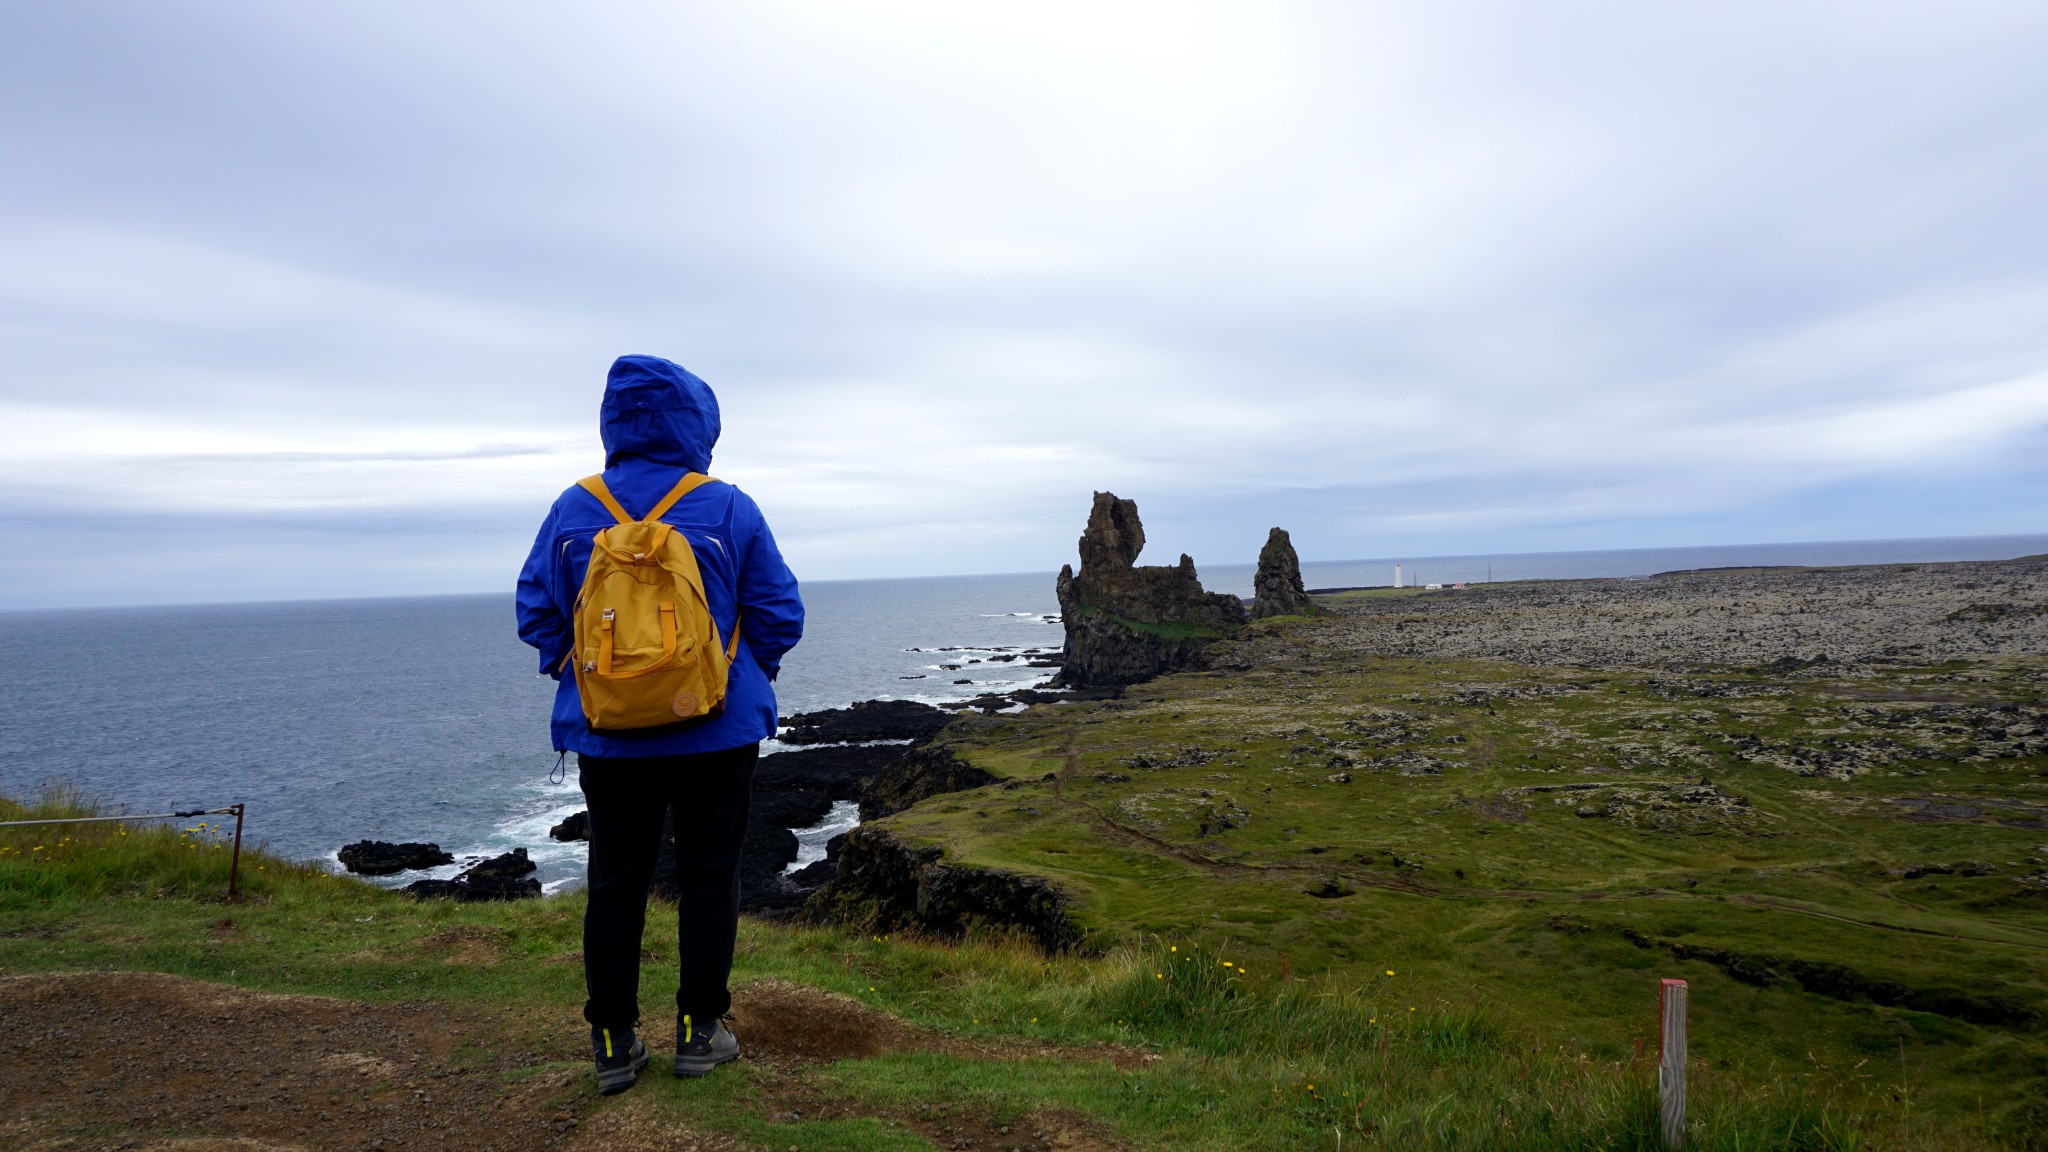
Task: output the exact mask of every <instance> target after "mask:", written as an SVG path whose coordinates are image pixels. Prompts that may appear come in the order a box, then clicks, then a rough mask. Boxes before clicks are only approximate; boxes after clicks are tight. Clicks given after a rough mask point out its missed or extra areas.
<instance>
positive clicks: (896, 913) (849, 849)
mask: <svg viewBox="0 0 2048 1152" xmlns="http://www.w3.org/2000/svg"><path fill="white" fill-rule="evenodd" d="M1068 906H1069V899H1068V897H1067V894H1066V893H1065V892H1064V891H1062V890H1061V889H1060V887H1059V886H1058V885H1056V884H1054V883H1052V882H1051V881H1050V880H1046V879H1044V878H1043V877H1039V876H1025V875H1021V874H1019V873H1015V872H1006V871H1002V870H1000V869H995V868H974V867H968V866H965V865H960V864H952V863H948V862H947V861H946V858H945V853H944V852H942V851H941V850H940V849H938V848H932V847H919V846H916V845H912V844H908V843H905V842H904V841H902V840H899V839H898V838H897V837H896V836H894V835H893V834H892V833H891V832H890V831H889V829H887V828H884V827H869V826H862V827H860V828H856V829H854V830H853V831H852V832H849V833H847V836H846V841H845V843H844V844H843V845H842V847H841V849H840V855H839V862H838V865H837V871H836V873H835V875H834V878H833V880H832V882H831V883H830V884H827V885H825V886H824V887H823V888H820V889H819V890H818V892H817V894H816V895H815V896H813V897H811V899H810V902H809V903H807V904H805V905H804V908H803V911H802V913H801V914H800V917H799V918H800V919H802V920H803V921H805V922H808V923H813V924H839V925H844V926H847V927H851V928H856V929H858V930H860V931H863V932H895V931H898V930H903V929H908V930H912V931H917V932H922V933H926V934H929V935H933V936H947V937H960V936H965V935H967V934H968V933H970V932H972V931H975V930H977V929H978V930H984V931H986V930H993V931H997V932H1004V931H1008V932H1021V933H1023V934H1024V935H1025V936H1028V937H1029V938H1030V939H1031V940H1032V941H1033V942H1035V943H1036V944H1037V945H1038V946H1039V947H1041V948H1043V949H1045V950H1046V951H1048V952H1065V951H1072V950H1075V949H1078V948H1080V947H1081V946H1082V944H1083V942H1084V940H1085V937H1084V935H1083V933H1082V931H1081V929H1080V927H1079V926H1077V925H1076V924H1075V923H1074V920H1073V918H1072V917H1071V916H1070V915H1069V914H1068Z"/></svg>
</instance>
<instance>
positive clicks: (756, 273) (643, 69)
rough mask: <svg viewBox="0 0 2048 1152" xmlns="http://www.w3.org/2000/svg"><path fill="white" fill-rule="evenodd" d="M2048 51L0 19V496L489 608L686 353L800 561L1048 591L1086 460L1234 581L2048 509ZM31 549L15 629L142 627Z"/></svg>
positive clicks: (1242, 28)
mask: <svg viewBox="0 0 2048 1152" xmlns="http://www.w3.org/2000/svg"><path fill="white" fill-rule="evenodd" d="M2044 50H2048V15H2044V13H2043V12H2042V11H2041V10H2040V9H2039V8H2038V6H2027V5H1998V4H1990V5H1973V6H1971V7H1969V8H1968V9H1965V10H1954V11H1944V12H1942V13H1931V12H1927V11H1925V10H1923V9H1920V8H1918V7H1914V6H1905V5H1877V6H1871V5H1865V4H1857V5H1850V4H1814V5H1805V6H1801V7H1799V8H1797V9H1786V8H1784V7H1783V6H1778V5H1744V4H1735V5H1725V6H1717V7H1716V8H1714V9H1711V10H1707V9H1700V10H1675V9H1663V8H1640V7H1638V8H1628V7H1616V6H1611V5H1593V4H1586V5H1550V6H1542V7H1531V8H1524V9H1513V8H1509V9H1502V8H1489V9H1484V10H1481V9H1477V8H1473V9H1465V8H1460V7H1457V6H1444V5H1435V6H1423V7H1399V6H1395V7H1386V6H1381V7H1369V8H1359V7H1356V6H1348V5H1333V4H1315V3H1301V4H1285V5H1279V6H1265V7H1262V8H1256V9H1254V8H1245V7H1243V6H1237V5H1201V4H1196V5H1184V4H1176V5H1163V4H1136V3H1133V4H1119V5H1109V6H1104V5H1099V4H1096V5H1078V4H1075V5H1061V4H1050V5H1035V6H1032V7H1031V8H1028V9H1017V8H1012V9H1004V8H990V7H986V6H983V7H961V6H957V5H942V4H923V3H885V4H879V5H863V6H861V7H859V8H858V9H850V8H845V7H843V6H835V5H820V4H797V3H775V4H750V5H730V6H713V5H704V6H690V7H687V8H677V7H674V6H670V5H658V4H651V3H649V4H635V3H618V4H610V5H599V6H595V7H585V8H580V9H574V10H569V9H562V8H560V7H550V6H543V5H527V4H497V5H489V6H482V5H464V4H449V5H438V6H428V7H419V6H415V7H412V8H408V9H405V10H403V11H396V10H390V9H379V8H376V7H364V6H351V5H342V4H330V3H318V2H316V3H307V4H299V5H292V6H290V7H289V8H278V7H275V6H267V5H258V4H249V3H221V4H215V5H210V6H201V7H184V8H176V9H172V8H164V7H161V6H154V5H140V4H106V5H62V6H40V7H37V6H17V7H16V8H13V9H10V10H9V11H7V12H6V13H5V14H0V100H4V101H5V102H6V105H7V106H8V107H9V109H10V115H9V116H8V117H7V118H5V119H4V121H0V148H4V149H5V151H6V154H7V155H8V156H9V157H10V173H11V176H10V180H9V181H8V182H7V183H6V184H5V185H4V186H0V247H4V249H5V250H6V251H7V252H8V254H9V259H8V260H7V261H6V262H4V263H0V503H4V504H5V506H7V507H9V508H13V509H17V510H21V509H26V510H28V512H27V513H23V514H24V515H31V516H32V517H40V516H42V515H43V514H44V513H45V512H48V513H50V514H57V513H60V512H61V514H62V515H63V516H64V517H67V518H68V520H67V522H70V523H78V524H88V525H90V524H102V525H114V524H117V523H118V524H122V525H125V526H126V529H125V530H128V531H139V530H141V529H139V528H137V526H136V521H134V520H132V519H128V517H130V516H131V514H132V513H135V512H138V511H140V512H146V513H148V515H149V516H150V517H154V519H153V520H150V521H148V522H149V523H155V524H159V525H164V526H165V527H164V528H163V529H162V532H161V534H160V535H161V539H160V540H159V541H158V543H157V544H153V545H151V547H152V548H153V549H155V551H152V553H151V555H152V556H153V557H154V558H155V559H154V560H153V561H152V562H153V563H156V564H158V565H159V566H160V567H161V568H162V569H163V570H164V571H166V572H181V573H184V575H182V576H179V577H178V578H177V579H176V580H175V581H171V582H169V583H166V584H165V585H164V588H165V592H164V595H165V596H166V597H167V598H174V599H209V598H217V597H222V596H249V595H263V594H265V592H264V590H263V588H262V587H261V586H259V584H260V582H259V584H249V583H247V582H236V581H234V580H230V579H229V578H228V577H227V576H225V575H223V573H225V572H227V571H229V570H230V566H228V565H225V564H223V563H221V562H219V556H220V555H223V554H224V553H222V552H220V549H222V548H223V547H224V546H223V545H220V544H219V543H218V542H217V541H218V540H219V538H220V532H219V531H217V529H219V527H220V526H221V525H223V524H229V523H234V522H236V521H235V520H234V518H235V517H246V518H249V523H251V524H268V523H270V522H271V521H270V520H269V519H267V518H269V517H275V516H292V515H297V516H299V517H301V518H302V520H303V523H304V525H305V527H304V528H303V529H295V530H294V531H295V532H298V533H299V535H297V536H295V538H294V540H295V543H294V547H295V548H296V549H298V550H299V551H300V552H301V554H303V555H305V556H309V557H313V558H314V559H313V560H311V561H309V563H310V564H312V565H313V566H314V567H315V568H317V565H318V563H320V562H321V560H320V558H322V557H325V558H327V560H328V561H331V562H332V563H333V564H334V565H335V566H336V568H337V570H346V571H348V572H349V573H351V575H350V577H349V578H348V580H347V581H346V582H345V583H346V585H347V586H349V587H356V588H361V589H365V590H374V591H380V592H393V593H396V592H405V591H410V590H425V589H428V588H432V589H436V590H440V589H446V588H449V587H459V586H462V581H463V580H468V581H469V582H470V584H469V585H468V586H471V587H475V588H492V587H498V586H501V584H502V583H503V579H504V577H503V574H502V573H503V570H504V568H505V566H507V565H512V564H516V563H517V561H518V558H519V556H521V555H523V553H524V549H525V547H526V544H527V538H526V533H527V532H528V531H530V529H529V528H525V527H521V525H524V524H525V523H526V522H527V521H533V522H537V521H538V518H539V515H540V512H541V510H542V508H543V507H544V506H545V504H546V502H547V501H548V500H549V499H551V498H552V497H553V496H554V495H555V494H556V493H557V492H559V491H560V490H561V489H562V487H564V486H565V485H566V484H567V483H569V482H571V481H572V480H574V479H575V478H576V477H577V476H580V475H582V474H584V473H585V472H588V471H591V470H593V469H594V468H595V467H596V466H597V465H598V463H599V460H598V450H597V445H596V436H595V429H594V427H593V423H594V413H595V407H596V400H597V394H598V390H599V388H600V387H601V382H602V375H603V371H604V367H605V365H606V364H607V363H608V362H609V360H610V358H611V357H612V356H614V355H617V354H619V353H622V352H653V353H656V354H663V355H669V356H672V357H674V358H676V359H678V360H680V361H682V362H683V363H685V364H688V365H690V366H691V367H692V368H693V369H694V370H696V371H697V372H698V373H699V374H700V375H702V376H704V377H705V378H706V379H708V380H710V381H711V382H712V384H713V386H714V387H715V388H717V389H718V391H719V394H720V397H721V401H722V403H723V405H724V407H725V410H726V417H727V418H726V422H725V423H726V429H727V431H726V438H725V441H724V442H723V443H722V444H721V445H720V448H719V452H718V459H717V463H716V470H717V471H718V472H719V473H720V474H721V475H724V476H726V477H728V478H730V479H733V480H735V481H736V482H739V483H741V484H742V485H743V486H745V487H746V488H748V489H749V490H750V491H751V492H753V493H754V494H755V495H756V496H757V498H759V499H760V500H761V501H762V503H763V504H764V506H765V507H766V508H767V509H768V511H769V513H770V516H771V519H772V520H773V521H774V523H775V524H776V526H777V529H778V531H779V533H780V534H781V536H782V537H783V543H784V545H785V550H786V551H787V552H788V553H789V554H790V555H791V557H792V558H793V560H794V561H795V562H796V564H797V566H798V568H799V571H800V572H802V573H804V574H805V575H808V576H861V575H896V574H915V573H923V572H945V571H976V570H1023V569H1046V570H1050V569H1052V568H1054V567H1056V566H1057V565H1058V564H1059V563H1060V562H1061V561H1063V560H1065V559H1068V558H1069V556H1070V552H1071V547H1072V541H1073V538H1074V535H1075V533H1076V532H1077V531H1078V528H1079V523H1080V519H1081V517H1082V515H1083V513H1084V510H1085V507H1086V501H1087V498H1088V493H1089V492H1090V491H1091V490H1094V489H1105V488H1106V489H1113V490H1115V491H1117V492H1119V493H1120V494H1122V495H1127V496H1134V497H1137V498H1138V499H1139V500H1140V502H1141V506H1143V507H1144V508H1145V509H1146V516H1147V523H1148V531H1150V533H1151V535H1152V536H1153V538H1154V540H1155V541H1156V542H1157V544H1158V547H1159V548H1161V549H1164V548H1168V547H1171V548H1172V550H1174V551H1178V550H1179V549H1180V548H1182V547H1189V548H1197V547H1199V549H1200V551H1199V552H1198V557H1199V558H1203V559H1205V560H1211V561H1213V562H1224V561H1230V560H1239V559H1247V558H1249V557H1250V556H1251V555H1252V554H1253V553H1254V552H1255V550H1256V548H1257V545H1258V542H1259V541H1260V540H1262V539H1263V536H1264V529H1265V528H1266V527H1267V526H1269V525H1270V524H1272V523H1275V522H1281V523H1286V524H1287V525H1288V526H1289V527H1290V528H1291V529H1292V530H1293V531H1294V536H1295V539H1296V541H1297V543H1298V544H1299V546H1300V547H1302V549H1303V551H1304V554H1305V555H1308V556H1311V557H1324V558H1339V557H1344V556H1360V555H1384V554H1388V553H1390V552H1393V551H1401V550H1415V549H1420V550H1427V551H1431V552H1439V553H1446V552H1482V551H1487V550H1489V549H1492V548H1495V547H1500V548H1527V547H1531V546H1541V545H1542V543H1543V542H1544V541H1545V540H1546V539H1549V540H1554V541H1557V542H1559V545H1560V546H1567V545H1568V546H1579V547H1598V546H1609V545H1621V544H1627V543H1630V542H1632V541H1635V540H1637V539H1639V538H1641V537H1642V536H1643V535H1644V534H1645V533H1665V532H1669V533H1686V532H1700V533H1714V534H1717V535H1715V536H1714V537H1713V538H1715V539H1723V540H1727V539H1735V540H1740V539H1755V540H1773V539H1787V538H1790V537H1788V535H1787V534H1788V533H1799V534H1808V535H1821V536H1842V535H1868V534H1871V531H1872V529H1873V528H1882V529H1883V530H1884V531H1886V532H1891V533H1895V534H1901V535H1918V536H1926V535H1941V534H1945V533H1948V532H1960V531H1972V532H1985V531H1990V532H1997V531H2029V530H2038V529H2040V528H2041V527H2042V526H2043V525H2044V523H2048V501H2044V500H2043V498H2042V491H2043V487H2044V486H2043V484H2042V483H2041V481H2042V475H2043V473H2042V465H2041V464H2040V463H2038V461H2039V460H2041V459H2042V456H2041V454H2040V453H2039V448H2040V446H2041V445H2042V443H2043V440H2044V437H2048V399H2044V397H2048V328H2044V326H2043V324H2042V323H2041V321H2040V319H2039V317H2041V316H2043V315H2048V309H2044V306H2048V279H2044V278H2043V277H2042V276H2041V273H2040V269H2041V268H2043V267H2048V263H2044V258H2048V217H2044V216H2043V215H2042V214H2041V213H2040V212H2039V210H2038V205H2039V203H2040V202H2041V200H2042V199H2043V193H2044V192H2048V138H2044V137H2043V136H2042V135H2041V134H2040V132H2039V130H2038V127H2037V125H2036V123H2035V119H2036V118H2035V116H2034V114H2033V111H2032V110H2033V109H2036V108H2038V107H2041V106H2043V105H2044V104H2048V69H2044V68H2042V67H2040V64H2041V60H2042V59H2043V57H2044V55H2048V51H2044ZM1908 491H1911V492H1919V493H1923V494H1927V495H1922V496H1918V497H1915V498H1912V499H1902V498H1901V495H1900V494H1901V493H1902V492H1908ZM1859 492H1861V493H1867V496H1865V497H1862V498H1859V497H1858V495H1857V493H1859ZM1936 493H1938V494H1941V495H1940V498H1939V499H1937V498H1935V496H1934V495H1932V494H1936ZM1823 509H1824V510H1825V513H1824V514H1823V513H1822V511H1821V510H1823ZM461 510H469V512H470V513H471V514H472V518H473V521H474V522H476V523H486V524H490V525H494V527H491V528H490V529H489V530H488V531H484V530H482V529H479V530H478V531H479V532H480V533H481V534H480V535H477V536H475V538H474V539H467V540H465V543H464V545H463V547H462V548H461V549H460V550H459V554H456V555H452V556H451V557H450V558H449V559H448V561H447V562H446V564H445V565H439V564H436V565H427V566H425V567H422V562H418V561H414V560H401V559H399V558H400V557H411V556H414V555H415V552H414V549H415V546H416V545H417V544H418V543H419V541H420V540H421V539H422V538H424V535H430V534H431V533H428V532H427V529H426V528H424V527H423V526H440V527H439V528H436V529H434V530H435V531H440V530H443V529H445V528H446V527H447V526H448V525H450V524H452V523H457V522H460V521H459V517H460V516H461V515H462V511H461ZM451 516H453V517H457V519H456V520H451V519H450V517H451ZM223 517H225V518H227V519H222V518H223ZM10 523H14V524H17V525H18V526H19V527H17V528H15V529H4V528H0V533H5V532H15V533H19V534H18V535H4V534H0V545H4V546H5V549H6V550H7V551H8V552H10V553H12V554H15V555H17V556H19V557H23V558H22V559H18V560H16V561H14V567H13V568H12V569H10V570H9V571H10V572H11V573H12V574H11V575H9V576H7V577H6V578H5V579H6V583H5V587H10V588H14V589H16V590H17V591H16V592H14V593H0V602H16V603H28V602H38V603H41V602H49V600H48V597H50V596H58V597H59V598H61V596H62V595H64V594H66V593H65V592H64V590H65V589H70V590H71V591H70V593H69V594H71V595H75V596H77V597H80V598H82V599H83V600H84V601H90V600H92V599H93V598H94V597H102V596H112V595H115V591H114V590H112V589H111V588H99V589H97V590H95V589H94V588H90V587H87V586H85V585H83V584H80V583H78V582H77V581H76V580H71V581H66V580H64V579H60V578H58V577H57V576H55V575H53V574H52V572H54V569H50V570H47V571H46V570H45V568H38V567H37V566H38V565H44V566H46V567H47V566H48V565H53V564H56V563H57V561H54V560H47V559H37V558H36V557H39V556H43V555H44V553H42V552H40V551H38V550H37V549H35V548H34V546H33V539H34V537H33V536H32V535H31V533H33V532H36V531H42V530H43V522H42V521H41V520H40V519H37V520H35V521H34V523H33V524H31V523H30V521H29V520H21V519H17V520H15V521H10ZM187 524H190V525H206V526H209V527H208V528H207V529H206V530H199V529H196V528H195V529H194V530H192V531H186V530H185V529H183V528H180V527H177V526H178V525H187ZM380 525H381V526H382V527H379V526H380ZM371 540H381V541H383V543H382V544H377V545H374V546H373V545H372V544H370V543H369V541H371ZM1175 540H1179V541H1185V542H1186V543H1185V544H1171V545H1169V541H1175ZM1664 542H1667V543H1683V542H1685V541H1684V540H1682V539H1676V540H1666V541H1664ZM181 549H189V550H191V554H190V555H187V554H186V553H185V552H184V551H181ZM209 550H212V551H209ZM372 556H377V557H384V558H385V559H386V560H388V566H385V567H379V566H378V564H372V563H369V562H368V560H366V558H367V557H372ZM384 562H385V561H379V563H384ZM38 572H43V573H44V574H43V575H37V573H38ZM380 573H381V575H380ZM295 581H296V582H295V583H291V584H289V585H288V584H285V583H280V584H279V586H278V590H277V591H278V594H291V593H292V592H293V589H294V588H297V587H302V586H303V583H304V580H303V578H302V577H301V578H295ZM31 588H44V589H46V591H45V592H31V591H27V589H31ZM49 589H55V590H56V591H47V590H49ZM7 595H13V596H14V597H15V599H14V600H13V601H6V600H5V597H6V596H7Z"/></svg>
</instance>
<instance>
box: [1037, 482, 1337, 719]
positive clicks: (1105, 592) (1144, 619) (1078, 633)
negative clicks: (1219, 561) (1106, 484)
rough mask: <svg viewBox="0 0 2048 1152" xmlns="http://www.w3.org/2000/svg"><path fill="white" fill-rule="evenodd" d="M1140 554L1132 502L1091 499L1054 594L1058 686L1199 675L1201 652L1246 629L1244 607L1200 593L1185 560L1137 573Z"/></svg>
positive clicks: (1140, 531)
mask: <svg viewBox="0 0 2048 1152" xmlns="http://www.w3.org/2000/svg"><path fill="white" fill-rule="evenodd" d="M1144 548H1145V527H1144V525H1143V524H1140V523H1139V522H1138V505H1137V502H1136V501H1133V500H1119V499H1117V498H1116V496H1115V495H1114V494H1112V493H1109V492H1097V493H1096V494H1095V506H1094V507H1093V508H1092V509H1090V511H1089V513H1088V530H1087V531H1085V532H1083V533H1082V534H1081V570H1080V571H1079V572H1078V573H1077V572H1075V571H1074V570H1073V569H1072V568H1070V567H1065V566H1062V567H1061V568H1060V576H1059V584H1058V586H1057V589H1056V590H1057V592H1058V595H1059V601H1060V614H1061V617H1062V619H1063V620H1064V622H1065V624H1066V629H1067V644H1066V648H1065V649H1064V651H1063V652H1062V655H1061V664H1060V673H1059V676H1058V678H1057V680H1056V683H1058V684H1061V685H1064V686H1067V687H1102V686H1108V685H1118V684H1135V683H1138V682H1139V681H1141V680H1149V679H1151V678H1152V677H1154V676H1157V675H1159V674H1161V673H1163V672H1174V671H1179V670H1181V669H1185V668H1194V667H1199V666H1200V660H1199V653H1200V652H1201V649H1202V647H1203V646H1204V645H1206V644H1208V643H1209V642H1211V641H1213V640H1218V639H1221V638H1223V637H1225V636H1228V635H1230V634H1231V633H1233V632H1235V631H1237V629H1238V628H1239V627H1240V626H1241V625H1243V624H1244V622H1245V611H1244V603H1243V601H1241V600H1239V599H1238V598H1237V597H1235V596H1228V595H1225V594H1223V593H1220V592H1205V591H1203V590H1202V581H1201V580H1200V579H1199V578H1198V577H1197V576H1196V575H1195V562H1194V561H1193V560H1192V559H1190V558H1189V557H1188V556H1187V555H1186V554H1182V556H1181V558H1180V564H1179V565H1178V566H1176V567H1167V566H1165V565H1157V566H1153V567H1146V568H1139V567H1136V566H1135V565H1136V564H1137V560H1138V553H1139V552H1141V551H1143V550H1144ZM1295 579H1296V583H1297V584H1298V583H1299V582H1300V576H1299V573H1297V575H1296V578H1295Z"/></svg>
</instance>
